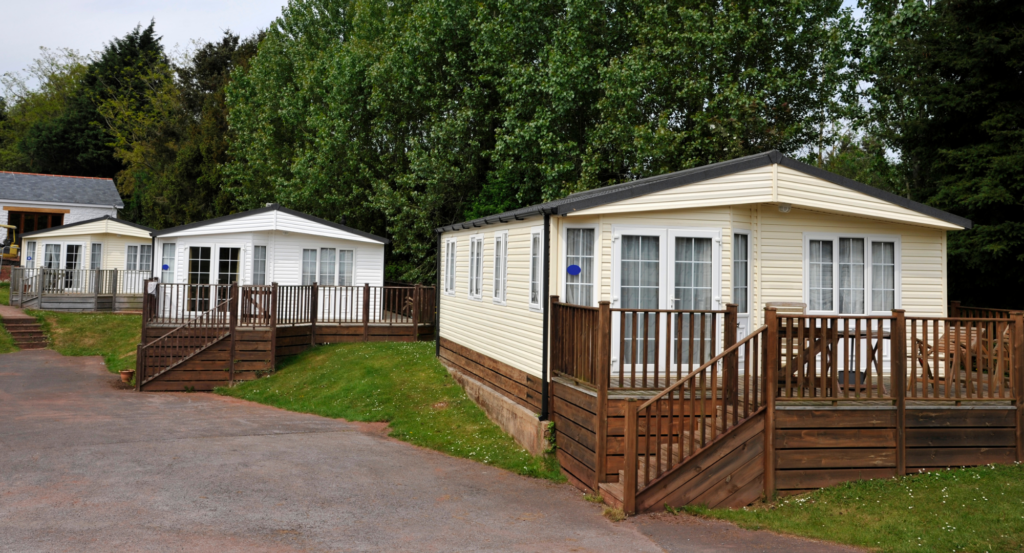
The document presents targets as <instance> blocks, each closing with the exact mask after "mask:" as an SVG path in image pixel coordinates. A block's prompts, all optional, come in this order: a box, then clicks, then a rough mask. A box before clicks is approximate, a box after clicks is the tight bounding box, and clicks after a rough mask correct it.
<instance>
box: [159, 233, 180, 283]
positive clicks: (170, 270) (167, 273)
mask: <svg viewBox="0 0 1024 553" xmlns="http://www.w3.org/2000/svg"><path fill="white" fill-rule="evenodd" d="M176 251H177V244H174V243H173V242H172V243H170V244H164V245H163V258H162V259H161V260H160V282H174V256H175V252H176Z"/></svg>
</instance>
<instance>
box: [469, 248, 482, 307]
mask: <svg viewBox="0 0 1024 553" xmlns="http://www.w3.org/2000/svg"><path fill="white" fill-rule="evenodd" d="M483 281H484V237H483V235H481V234H478V235H476V236H470V237H469V297H470V299H474V300H478V299H480V298H481V297H482V296H483V291H482V288H483Z"/></svg>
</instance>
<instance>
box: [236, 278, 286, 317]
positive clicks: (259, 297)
mask: <svg viewBox="0 0 1024 553" xmlns="http://www.w3.org/2000/svg"><path fill="white" fill-rule="evenodd" d="M277 288H278V286H277V285H276V284H272V285H269V286H264V285H255V286H242V287H240V289H239V299H238V302H239V304H238V326H268V327H269V326H275V324H274V314H275V313H276V306H275V305H274V300H275V299H276V298H277Z"/></svg>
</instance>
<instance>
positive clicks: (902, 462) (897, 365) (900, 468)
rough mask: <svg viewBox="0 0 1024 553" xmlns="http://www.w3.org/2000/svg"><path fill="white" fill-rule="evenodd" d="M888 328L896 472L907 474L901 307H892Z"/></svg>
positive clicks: (904, 342) (904, 330)
mask: <svg viewBox="0 0 1024 553" xmlns="http://www.w3.org/2000/svg"><path fill="white" fill-rule="evenodd" d="M892 314H893V316H894V317H895V319H893V321H892V328H890V329H889V336H890V338H891V339H890V340H889V341H890V342H891V344H890V350H891V351H890V352H889V357H890V358H891V359H892V362H891V366H890V371H889V372H890V375H889V376H890V381H891V382H890V386H889V388H890V390H892V395H893V397H895V398H896V474H897V475H899V476H903V475H905V474H907V384H906V382H907V351H906V350H907V318H906V311H904V310H903V309H893V310H892Z"/></svg>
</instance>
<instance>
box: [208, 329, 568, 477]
mask: <svg viewBox="0 0 1024 553" xmlns="http://www.w3.org/2000/svg"><path fill="white" fill-rule="evenodd" d="M217 393H220V394H223V395H227V396H232V397H237V398H241V399H246V400H249V401H255V402H259V403H263V404H266V405H273V406H275V407H280V408H283V409H288V410H290V411H298V412H301V413H313V414H316V415H321V416H324V417H332V418H342V419H345V420H350V421H359V422H387V423H389V427H390V430H391V436H392V437H394V438H397V439H399V440H402V441H405V442H409V443H411V444H414V445H418V446H422V447H427V448H430V449H434V450H437V451H440V452H443V453H446V454H448V455H452V456H455V457H463V458H466V459H473V460H476V461H480V462H481V463H486V464H488V465H493V466H497V467H501V468H504V469H507V470H510V471H512V472H515V473H518V474H523V475H527V476H533V477H536V478H546V479H549V480H554V481H558V482H561V481H564V480H565V478H564V477H563V476H562V474H561V472H560V471H559V467H558V462H557V461H556V460H555V459H554V458H552V457H534V456H532V455H530V454H529V453H527V452H526V451H525V450H524V449H523V448H522V447H520V446H519V445H518V444H517V443H515V441H514V440H513V439H512V438H511V437H510V436H509V435H507V434H505V433H504V432H503V431H502V430H501V428H499V427H498V426H497V425H496V424H494V423H493V422H491V421H490V420H489V419H488V418H487V415H485V414H484V412H483V411H482V410H481V409H480V408H479V407H478V406H477V405H476V404H475V403H473V401H472V400H471V399H469V397H468V396H466V393H465V391H463V389H462V387H461V386H459V385H458V383H456V382H455V380H454V379H452V377H451V376H450V375H449V374H448V371H447V370H446V369H445V368H444V367H443V366H441V364H440V363H438V361H437V359H436V358H435V357H434V345H433V344H432V343H427V342H418V343H381V342H376V343H358V344H336V345H331V346H320V347H316V348H313V349H311V350H309V351H307V352H305V353H302V354H300V355H297V356H295V357H290V358H287V359H285V360H283V361H281V362H280V363H279V364H278V370H277V372H276V373H274V374H273V375H270V376H268V377H266V378H261V379H259V380H254V381H250V382H246V383H243V384H240V385H237V386H235V387H234V388H219V389H218V390H217Z"/></svg>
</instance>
